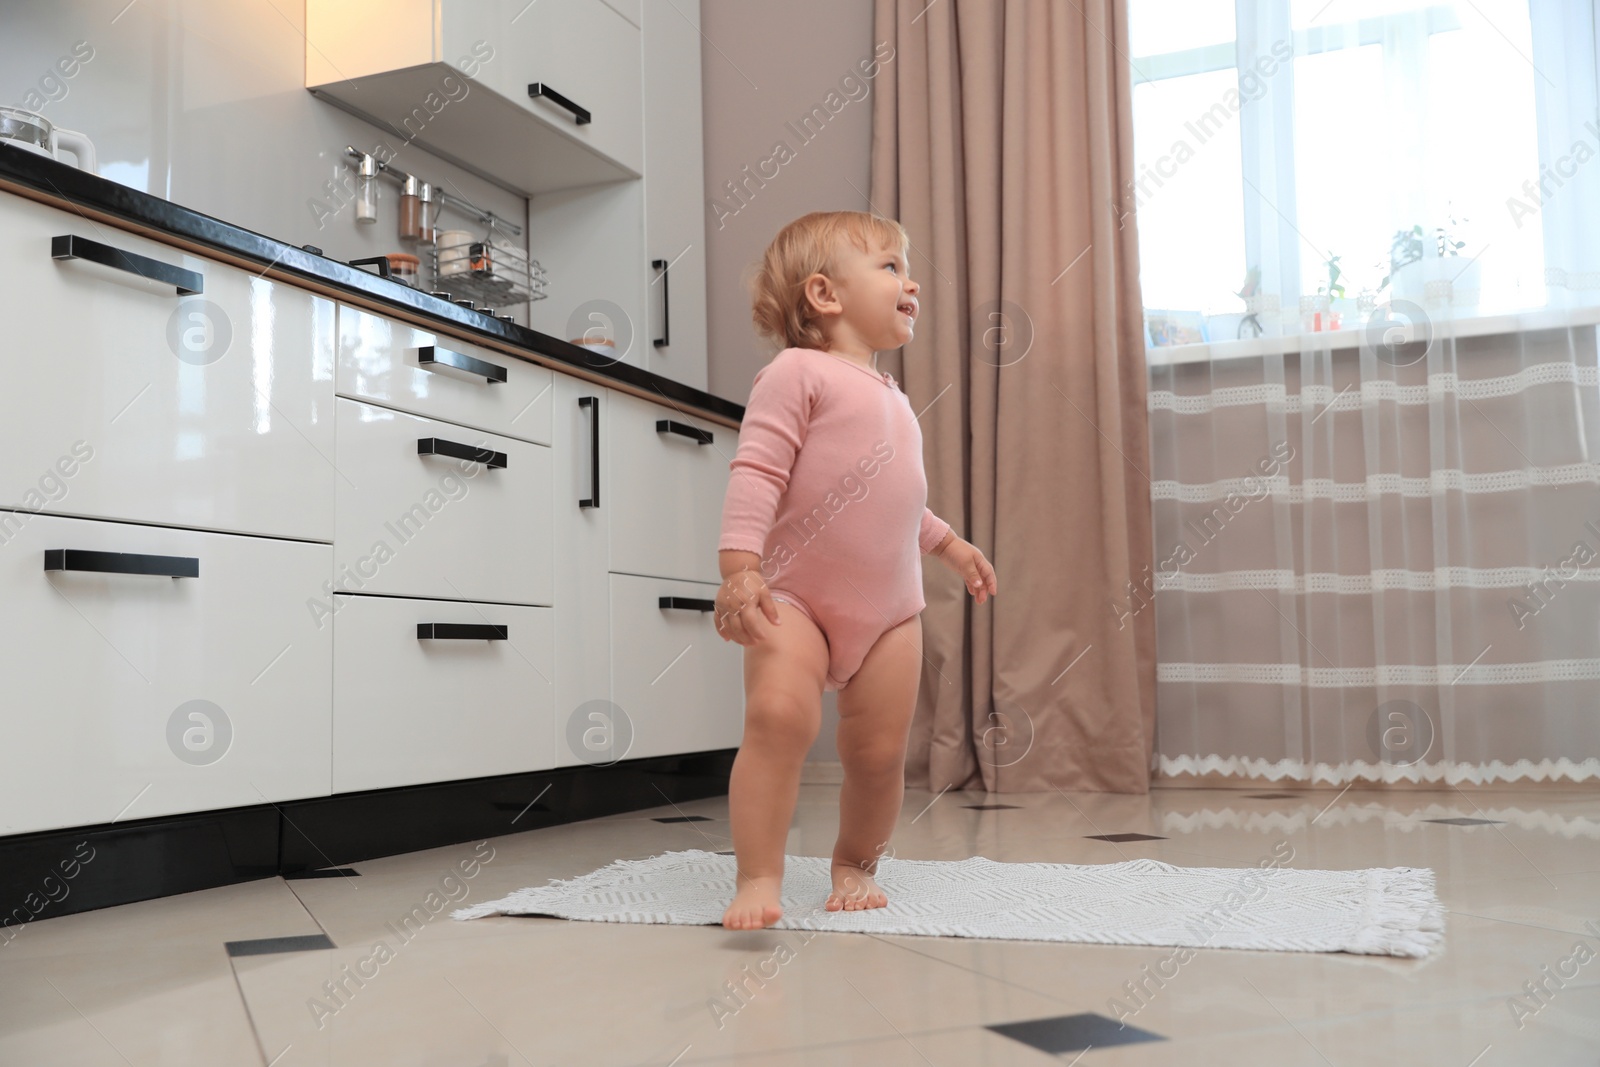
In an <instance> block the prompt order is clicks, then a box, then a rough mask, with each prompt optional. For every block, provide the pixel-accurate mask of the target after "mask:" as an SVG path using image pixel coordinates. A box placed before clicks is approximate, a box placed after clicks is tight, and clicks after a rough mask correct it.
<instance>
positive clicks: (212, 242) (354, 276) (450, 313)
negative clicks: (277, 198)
mask: <svg viewBox="0 0 1600 1067" xmlns="http://www.w3.org/2000/svg"><path fill="white" fill-rule="evenodd" d="M0 183H3V184H8V185H13V186H22V187H25V188H28V189H32V190H34V191H35V192H37V193H41V194H44V195H45V196H47V197H49V198H50V199H52V200H56V201H65V202H66V203H67V204H79V205H82V206H83V207H86V208H90V209H93V210H95V211H99V212H103V213H105V214H106V215H109V216H112V217H114V218H119V219H123V220H125V221H127V222H130V223H133V224H135V225H137V226H140V227H144V228H147V229H150V230H154V231H159V232H161V233H165V234H169V235H171V236H173V237H175V238H180V239H182V240H183V241H184V242H185V243H188V244H193V245H199V246H202V247H204V248H210V249H214V250H216V251H218V252H221V253H226V254H228V255H230V256H234V257H240V258H243V259H245V260H248V261H250V262H252V263H255V264H257V265H258V266H260V267H261V268H262V270H263V271H265V270H267V269H268V268H271V269H272V270H273V271H274V272H276V273H282V274H285V275H291V276H294V275H297V276H299V277H302V278H306V279H309V280H312V281H315V282H317V283H319V285H320V286H322V287H324V288H333V289H337V290H342V291H344V292H347V293H350V294H351V295H359V296H360V297H361V298H362V299H363V300H364V301H365V302H369V303H371V302H376V303H378V304H382V305H386V306H389V307H393V308H395V309H397V310H403V311H406V312H409V313H411V314H412V315H418V314H420V315H423V316H426V317H427V318H428V319H431V320H433V321H435V322H438V323H440V324H441V325H448V326H449V327H450V328H451V329H453V330H455V331H457V332H460V331H466V332H467V333H468V334H470V335H476V336H478V337H481V338H484V339H486V340H493V341H496V342H499V343H500V344H510V345H513V346H515V347H517V348H523V349H527V350H528V351H529V353H530V354H531V353H538V355H539V356H540V357H542V358H543V359H545V360H548V361H550V362H552V363H556V364H566V365H567V366H570V367H573V368H576V369H581V370H583V371H586V372H588V373H590V374H596V375H599V376H601V377H605V378H609V379H611V380H613V381H616V382H621V383H626V384H628V385H631V386H633V387H635V388H637V389H640V390H643V391H644V392H645V393H647V394H651V395H655V396H659V397H660V398H662V400H664V401H666V402H669V403H672V404H674V405H679V406H684V407H691V408H698V409H700V410H701V411H703V412H706V413H709V414H714V415H720V416H722V417H724V418H729V419H733V420H735V421H739V420H742V419H743V418H744V407H743V406H742V405H740V404H735V403H734V402H733V401H731V400H724V399H723V398H722V397H720V396H713V395H712V394H710V393H707V392H703V391H702V390H699V389H695V388H693V387H692V386H688V385H684V384H683V383H681V382H675V381H673V380H672V379H670V378H663V377H662V376H661V375H659V374H652V373H651V372H650V371H647V370H643V369H641V368H639V367H633V366H629V365H628V364H625V363H618V362H615V361H614V360H610V359H607V358H605V357H603V356H600V355H598V354H596V353H594V352H591V351H589V350H588V349H586V348H580V347H578V346H577V345H574V344H571V343H569V342H567V341H564V340H562V339H560V338H557V337H551V336H549V335H547V334H543V333H540V332H538V331H537V330H530V329H528V328H527V327H525V326H517V325H515V324H513V323H509V322H502V321H500V320H499V319H496V318H493V317H492V316H489V315H485V314H483V313H482V312H480V311H468V310H467V309H466V308H464V307H461V306H460V305H459V304H454V303H451V302H450V301H448V300H444V299H441V298H440V297H436V296H432V295H430V294H428V293H425V292H420V291H418V290H415V289H412V288H411V287H410V286H407V285H404V284H402V283H400V282H394V281H389V280H387V279H384V278H380V277H378V276H377V275H376V274H374V273H372V272H371V271H367V270H363V269H361V268H360V267H352V266H349V265H347V264H345V263H341V262H339V261H338V260H335V259H328V258H327V257H325V256H319V255H317V254H315V253H313V252H307V251H305V250H304V249H302V248H299V247H296V246H295V245H290V244H285V243H283V242H282V241H278V240H275V239H273V238H271V237H265V236H263V235H261V234H259V233H255V232H253V231H251V230H246V229H243V228H242V227H239V226H234V225H232V224H231V223H227V222H223V221H222V220H221V219H215V218H212V217H211V216H210V215H202V214H201V213H200V212H198V211H191V210H190V209H189V208H186V207H180V206H179V205H177V204H174V203H172V202H171V201H169V200H163V199H161V198H160V197H159V196H153V195H151V194H150V193H142V192H140V191H138V190H137V189H131V188H129V187H128V186H126V185H123V184H121V183H120V182H114V181H111V180H110V179H109V178H102V177H100V176H98V175H95V174H90V173H88V172H87V171H81V170H78V169H77V168H76V167H72V166H69V165H67V164H65V163H59V162H57V161H55V160H52V159H46V158H45V157H43V156H39V155H35V154H34V153H32V152H27V151H24V150H22V149H20V148H15V147H12V146H10V145H6V144H3V143H0Z"/></svg>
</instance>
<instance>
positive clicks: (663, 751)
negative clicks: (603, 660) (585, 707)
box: [610, 574, 744, 759]
mask: <svg viewBox="0 0 1600 1067" xmlns="http://www.w3.org/2000/svg"><path fill="white" fill-rule="evenodd" d="M610 584H611V590H610V596H611V648H612V659H611V693H612V696H611V701H612V703H613V704H614V705H615V709H616V710H615V712H614V714H615V715H616V716H617V717H618V718H619V719H621V717H622V716H626V722H627V723H628V724H629V726H630V728H631V732H632V746H631V747H630V748H629V750H628V753H627V758H629V759H643V758H645V757H648V756H664V755H670V754H674V753H680V752H708V751H711V750H714V749H722V748H737V747H738V746H739V743H740V739H741V738H742V737H743V734H744V684H743V665H744V658H743V650H742V649H741V648H740V646H739V645H737V644H734V643H733V642H731V641H724V640H723V639H722V638H721V637H720V636H718V634H717V631H716V625H715V620H714V614H713V610H712V604H713V603H714V601H715V598H716V595H717V589H718V587H719V585H720V583H712V582H675V581H668V580H666V579H662V578H641V577H638V576H636V575H632V574H613V575H611V581H610Z"/></svg>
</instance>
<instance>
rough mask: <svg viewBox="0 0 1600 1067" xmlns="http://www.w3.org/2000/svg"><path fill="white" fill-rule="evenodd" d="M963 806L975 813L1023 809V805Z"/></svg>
mask: <svg viewBox="0 0 1600 1067" xmlns="http://www.w3.org/2000/svg"><path fill="white" fill-rule="evenodd" d="M961 806H962V807H964V808H970V809H972V810H973V811H1002V810H1005V809H1007V808H1020V807H1022V805H1021V804H963V805H961Z"/></svg>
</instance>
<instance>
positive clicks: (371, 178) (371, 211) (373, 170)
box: [356, 152, 378, 223]
mask: <svg viewBox="0 0 1600 1067" xmlns="http://www.w3.org/2000/svg"><path fill="white" fill-rule="evenodd" d="M356 221H357V222H366V223H372V222H377V221H378V160H377V157H375V156H371V155H368V154H367V153H365V152H363V153H361V164H360V166H358V167H357V168H356Z"/></svg>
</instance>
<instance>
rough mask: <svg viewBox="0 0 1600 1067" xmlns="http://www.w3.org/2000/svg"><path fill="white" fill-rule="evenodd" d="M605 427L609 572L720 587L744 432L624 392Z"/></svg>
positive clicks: (615, 394) (615, 395) (615, 401)
mask: <svg viewBox="0 0 1600 1067" xmlns="http://www.w3.org/2000/svg"><path fill="white" fill-rule="evenodd" d="M604 429H605V434H606V438H607V441H608V443H609V447H608V448H607V449H606V450H605V451H604V453H603V455H602V457H601V460H602V463H603V464H604V471H605V477H604V479H603V481H604V482H605V484H606V486H607V487H608V491H609V505H610V508H611V511H612V514H611V517H610V522H609V534H610V540H611V554H610V567H609V569H610V570H613V571H618V572H622V573H627V574H648V575H655V576H658V577H663V578H678V579H682V580H684V581H700V582H719V583H720V582H721V581H722V572H721V568H720V566H719V563H718V560H717V540H718V538H719V537H720V536H721V531H722V500H723V497H724V496H725V495H726V493H727V489H728V475H729V471H728V464H729V462H731V461H732V459H733V456H734V454H735V453H736V452H737V451H738V447H739V434H738V432H737V431H735V430H730V429H729V428H728V427H726V426H723V425H720V424H718V423H713V422H711V421H710V420H709V419H702V418H699V417H696V416H694V415H691V414H689V413H687V412H685V411H683V410H681V409H679V408H675V407H670V406H667V405H664V404H653V403H651V402H650V401H648V400H641V399H639V398H638V397H636V396H631V395H628V394H625V393H620V392H613V394H612V397H611V403H610V410H609V412H608V417H607V419H606V420H605V424H604ZM669 515H670V516H671V517H672V520H671V521H670V522H664V521H662V519H663V517H664V516H669Z"/></svg>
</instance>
